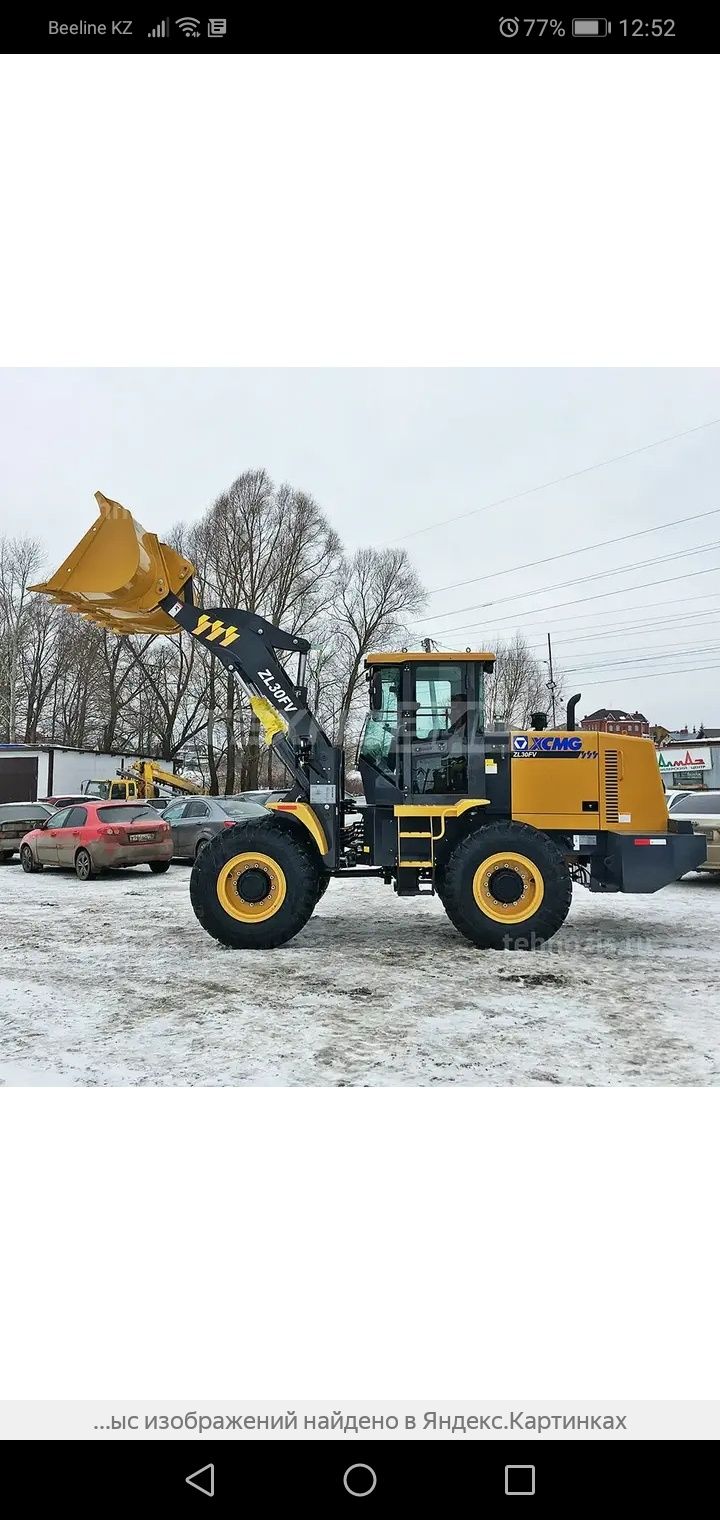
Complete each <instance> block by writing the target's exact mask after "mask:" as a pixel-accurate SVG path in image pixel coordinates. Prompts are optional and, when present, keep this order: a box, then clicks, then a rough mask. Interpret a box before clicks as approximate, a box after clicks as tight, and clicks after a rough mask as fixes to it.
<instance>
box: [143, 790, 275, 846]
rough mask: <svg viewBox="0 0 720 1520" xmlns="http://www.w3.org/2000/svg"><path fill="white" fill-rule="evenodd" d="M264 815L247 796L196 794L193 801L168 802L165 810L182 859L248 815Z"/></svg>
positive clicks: (258, 806)
mask: <svg viewBox="0 0 720 1520" xmlns="http://www.w3.org/2000/svg"><path fill="white" fill-rule="evenodd" d="M283 795H284V794H283ZM264 816H265V809H264V807H261V806H260V805H259V803H257V802H248V801H247V800H246V798H245V797H244V796H243V797H192V798H191V799H190V801H189V802H170V803H168V806H167V807H166V808H165V811H164V813H163V818H164V820H165V822H166V823H168V824H169V825H170V828H171V830H172V852H173V855H174V856H176V857H177V859H179V860H194V859H195V857H196V855H198V854H199V853H200V851H201V849H202V848H203V845H206V844H207V842H208V839H212V838H213V837H214V835H215V834H219V833H220V830H221V829H231V828H232V826H233V824H234V823H241V822H242V820H243V819H244V818H262V817H264Z"/></svg>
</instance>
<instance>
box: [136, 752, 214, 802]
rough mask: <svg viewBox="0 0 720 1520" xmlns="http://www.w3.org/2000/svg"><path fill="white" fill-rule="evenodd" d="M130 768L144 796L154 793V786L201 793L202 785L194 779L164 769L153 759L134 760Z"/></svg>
mask: <svg viewBox="0 0 720 1520" xmlns="http://www.w3.org/2000/svg"><path fill="white" fill-rule="evenodd" d="M130 770H131V771H132V772H133V775H135V776H137V777H138V779H139V780H140V782H141V785H142V789H143V792H144V795H145V796H146V797H153V796H154V795H155V787H156V786H169V787H172V788H173V790H174V791H177V792H191V793H193V794H194V795H195V796H197V795H198V794H202V787H201V786H198V784H197V782H196V781H190V780H188V778H187V776H176V775H175V772H174V771H165V770H163V768H162V766H160V765H157V764H156V762H155V761H154V760H136V761H135V763H134V764H133V765H131V766H130Z"/></svg>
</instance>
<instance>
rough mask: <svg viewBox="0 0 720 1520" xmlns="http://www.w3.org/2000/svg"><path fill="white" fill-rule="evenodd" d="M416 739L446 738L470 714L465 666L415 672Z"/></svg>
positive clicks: (423, 667)
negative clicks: (468, 712)
mask: <svg viewBox="0 0 720 1520" xmlns="http://www.w3.org/2000/svg"><path fill="white" fill-rule="evenodd" d="M415 701H416V703H417V713H416V717H415V735H416V738H418V739H430V738H441V737H444V736H445V735H446V734H447V733H449V731H450V730H451V729H456V728H458V727H459V726H460V725H461V723H462V722H463V721H464V719H465V717H466V714H467V692H466V691H465V667H464V665H418V666H417V669H416V672H415Z"/></svg>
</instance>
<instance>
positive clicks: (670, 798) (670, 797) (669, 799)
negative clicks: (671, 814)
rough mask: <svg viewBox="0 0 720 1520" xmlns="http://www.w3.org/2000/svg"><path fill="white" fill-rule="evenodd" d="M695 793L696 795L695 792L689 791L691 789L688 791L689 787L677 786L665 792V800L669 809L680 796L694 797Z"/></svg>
mask: <svg viewBox="0 0 720 1520" xmlns="http://www.w3.org/2000/svg"><path fill="white" fill-rule="evenodd" d="M694 795H695V793H694V792H689V791H687V789H682V790H681V789H680V788H677V787H676V788H675V790H674V791H673V789H672V788H668V790H667V791H666V793H665V801H666V803H667V806H668V811H669V810H670V808H671V807H672V805H673V803H674V802H676V801H677V798H678V797H694Z"/></svg>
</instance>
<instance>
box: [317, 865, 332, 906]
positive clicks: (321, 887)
mask: <svg viewBox="0 0 720 1520" xmlns="http://www.w3.org/2000/svg"><path fill="white" fill-rule="evenodd" d="M329 886H330V876H329V873H328V872H327V871H321V872H320V879H319V881H318V889H317V897H316V898H315V901H316V902H319V901H320V898H321V897H324V896H325V893H326V892H327V889H328V887H329Z"/></svg>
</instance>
